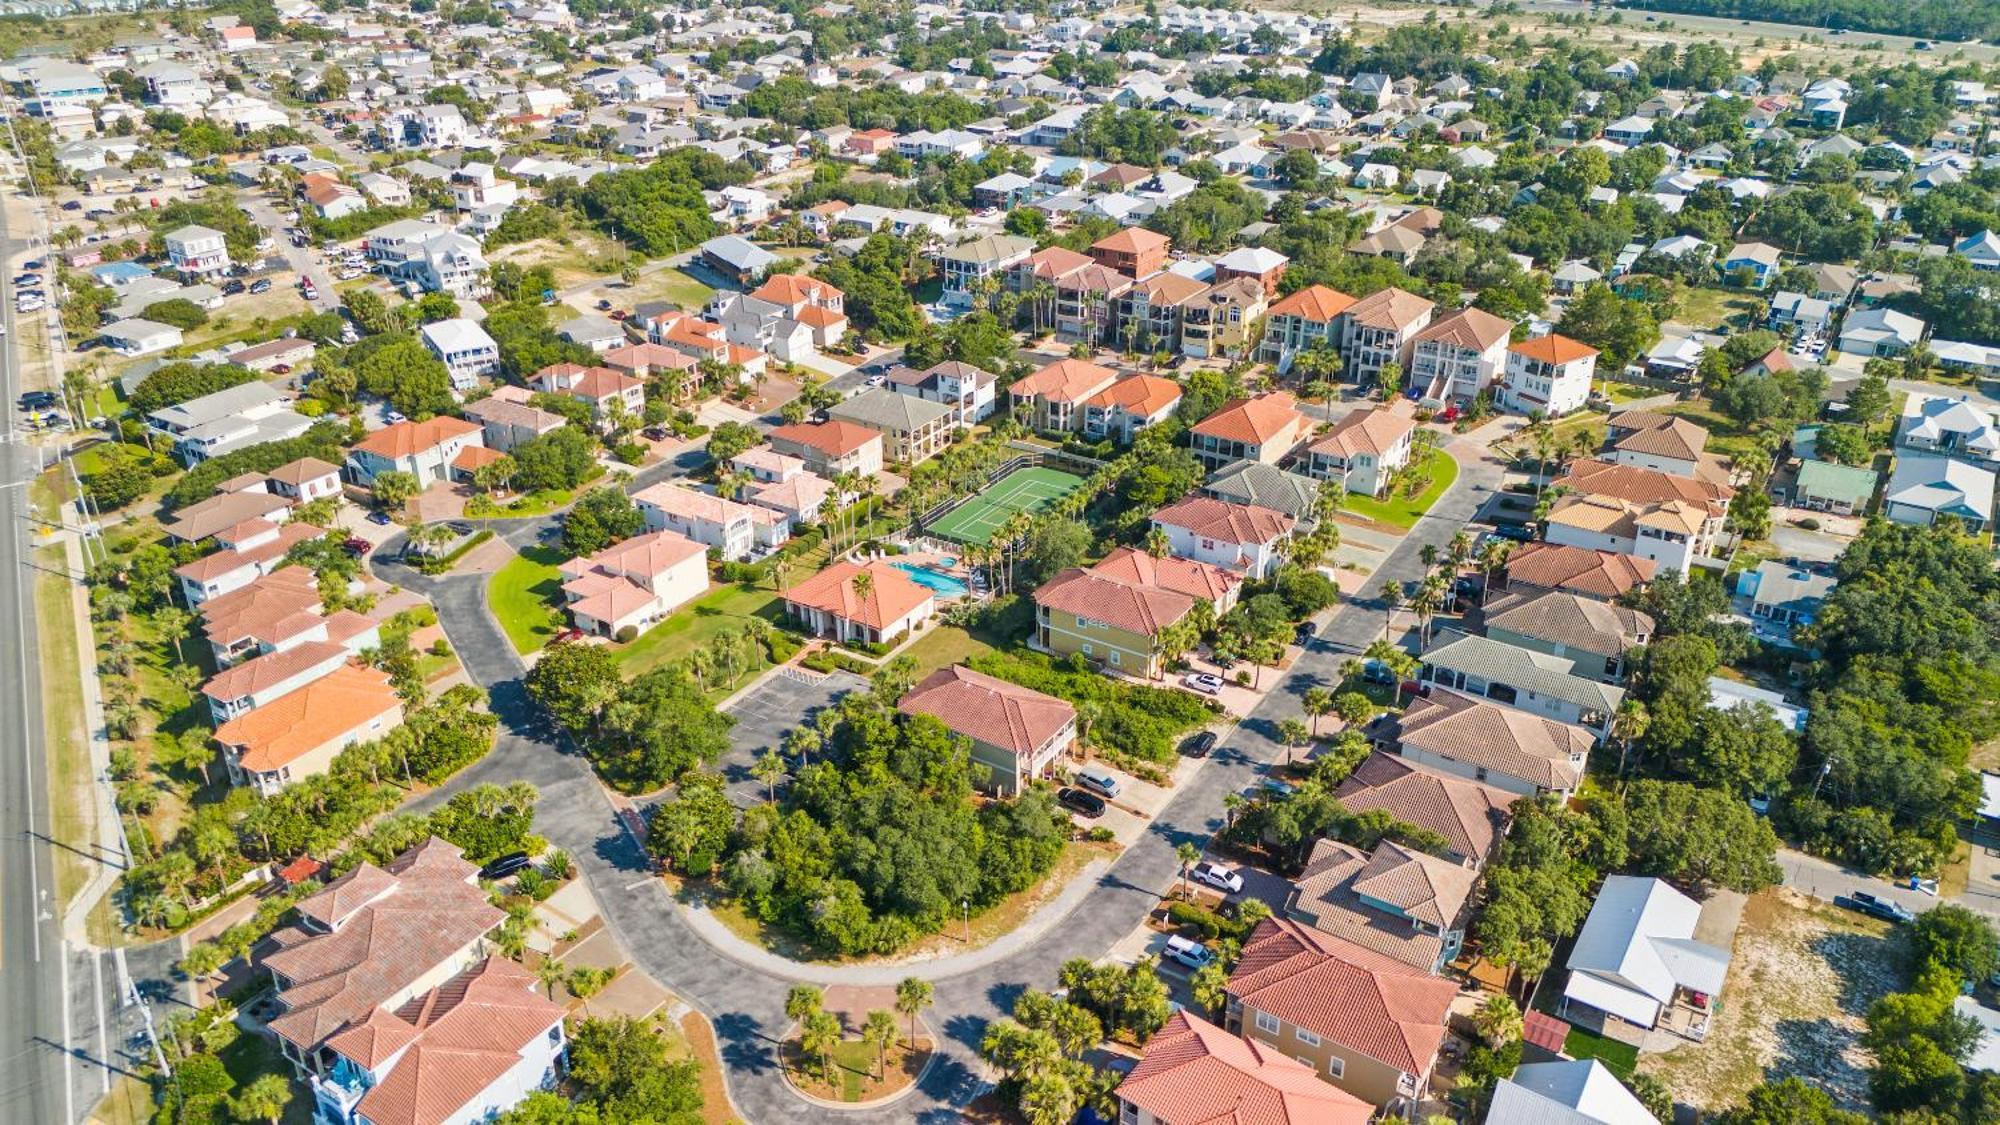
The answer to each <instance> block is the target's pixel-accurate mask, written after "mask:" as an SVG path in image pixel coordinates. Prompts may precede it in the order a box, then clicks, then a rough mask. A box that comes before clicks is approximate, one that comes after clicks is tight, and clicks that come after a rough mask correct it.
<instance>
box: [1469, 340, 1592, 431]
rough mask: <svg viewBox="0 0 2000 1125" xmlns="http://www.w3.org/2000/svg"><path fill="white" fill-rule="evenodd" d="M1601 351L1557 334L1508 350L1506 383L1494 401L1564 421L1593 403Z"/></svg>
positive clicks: (1525, 411) (1524, 412) (1524, 411)
mask: <svg viewBox="0 0 2000 1125" xmlns="http://www.w3.org/2000/svg"><path fill="white" fill-rule="evenodd" d="M1596 375H1597V349H1596V348H1593V347H1591V346H1590V345H1589V344H1584V343H1579V342H1578V341H1576V340H1572V339H1570V338H1569V337H1567V336H1559V335H1557V334H1555V333H1553V332H1551V333H1549V334H1548V335H1546V336H1537V337H1535V338H1534V339H1532V340H1523V341H1521V342H1520V343H1518V344H1514V345H1512V346H1510V347H1509V348H1508V349H1507V371H1506V382H1505V383H1503V384H1502V385H1501V388H1500V390H1499V393H1498V394H1496V395H1495V396H1494V401H1495V402H1496V403H1498V405H1499V406H1500V408H1501V409H1503V410H1511V411H1514V412H1516V413H1519V414H1533V413H1536V412H1537V411H1539V412H1540V413H1541V414H1542V416H1543V417H1547V418H1561V417H1563V416H1565V415H1568V414H1574V413H1575V412H1577V411H1579V410H1582V409H1583V408H1584V405H1585V404H1586V403H1588V402H1589V401H1590V384H1591V380H1592V379H1594V378H1595V377H1596Z"/></svg>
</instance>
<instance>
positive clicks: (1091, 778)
mask: <svg viewBox="0 0 2000 1125" xmlns="http://www.w3.org/2000/svg"><path fill="white" fill-rule="evenodd" d="M1076 779H1077V780H1078V781H1080V782H1082V783H1083V785H1084V787H1085V788H1088V789H1095V790H1096V791H1097V792H1098V793H1100V794H1102V795H1103V796H1106V797H1111V798H1116V797H1117V796H1118V793H1119V791H1120V789H1121V788H1122V787H1121V786H1120V785H1119V784H1118V778H1117V777H1116V776H1115V775H1113V774H1112V772H1111V771H1110V770H1108V769H1105V768H1104V767H1103V766H1097V765H1091V766H1085V767H1083V768H1082V769H1080V770H1078V771H1076Z"/></svg>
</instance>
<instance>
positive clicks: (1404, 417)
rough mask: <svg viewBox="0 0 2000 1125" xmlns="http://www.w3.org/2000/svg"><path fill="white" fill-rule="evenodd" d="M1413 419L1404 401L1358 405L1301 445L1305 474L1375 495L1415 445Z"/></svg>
mask: <svg viewBox="0 0 2000 1125" xmlns="http://www.w3.org/2000/svg"><path fill="white" fill-rule="evenodd" d="M1416 431H1417V420H1416V417H1415V416H1414V413H1413V412H1412V411H1411V410H1410V408H1409V407H1408V405H1407V404H1406V403H1404V402H1401V401H1398V402H1393V403H1390V404H1388V405H1386V406H1370V407H1364V408H1362V409H1360V410H1356V411H1354V412H1352V413H1350V414H1348V415H1347V416H1346V417H1345V418H1342V419H1341V420H1340V421H1338V422H1336V423H1334V426H1333V429H1331V430H1329V431H1327V434H1326V436H1325V437H1323V438H1320V439H1319V440H1318V441H1316V442H1314V443H1312V444H1311V445H1309V446H1307V447H1306V455H1305V464H1304V465H1303V466H1302V467H1303V469H1304V471H1305V474H1306V475H1307V476H1309V477H1311V478H1313V479H1314V480H1331V481H1338V482H1340V485H1341V486H1342V487H1343V488H1345V489H1346V490H1347V491H1349V492H1352V493H1356V494H1359V495H1362V496H1375V497H1380V496H1381V495H1382V494H1383V493H1385V492H1387V491H1388V490H1389V483H1390V481H1391V480H1393V479H1394V478H1395V475H1396V473H1398V472H1400V471H1401V470H1402V469H1403V467H1404V466H1405V465H1408V464H1409V463H1410V453H1411V451H1412V449H1413V448H1414V446H1415V436H1416Z"/></svg>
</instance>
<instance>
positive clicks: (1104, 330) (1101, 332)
mask: <svg viewBox="0 0 2000 1125" xmlns="http://www.w3.org/2000/svg"><path fill="white" fill-rule="evenodd" d="M1133 229H1137V228H1133ZM1114 237H1115V236H1114ZM1132 284H1133V278H1132V275H1130V274H1126V273H1120V272H1118V271H1117V270H1115V269H1112V268H1111V267H1109V266H1106V265H1104V264H1102V263H1100V262H1092V263H1090V264H1089V265H1086V266H1083V267H1082V268H1080V269H1075V270H1071V271H1070V272H1069V273H1066V274H1064V275H1062V276H1061V277H1059V278H1057V279H1056V280H1055V291H1056V300H1055V309H1056V319H1055V327H1056V335H1057V336H1058V337H1060V338H1062V339H1065V340H1080V341H1082V342H1084V343H1088V344H1109V343H1111V342H1112V341H1113V340H1114V339H1115V338H1116V336H1117V330H1118V309H1119V307H1120V306H1121V305H1122V304H1123V298H1124V296H1125V294H1126V293H1128V292H1130V291H1131V289H1132Z"/></svg>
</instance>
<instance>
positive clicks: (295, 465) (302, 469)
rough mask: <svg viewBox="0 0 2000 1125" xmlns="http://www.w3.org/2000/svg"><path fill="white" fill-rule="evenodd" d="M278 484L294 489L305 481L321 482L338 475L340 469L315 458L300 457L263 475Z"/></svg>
mask: <svg viewBox="0 0 2000 1125" xmlns="http://www.w3.org/2000/svg"><path fill="white" fill-rule="evenodd" d="M265 475H266V476H268V477H270V478H271V479H272V480H274V481H277V482H278V483H279V484H289V485H291V486H292V487H294V488H296V487H298V486H299V485H302V484H304V483H306V482H307V481H313V480H321V479H323V478H326V477H335V476H339V475H340V467H339V466H337V465H329V464H327V463H326V462H324V461H322V460H320V459H319V458H317V457H301V458H299V459H298V460H296V461H289V462H287V463H285V464H283V465H280V466H278V467H277V468H275V469H272V470H271V471H270V472H269V473H266V474H265Z"/></svg>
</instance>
